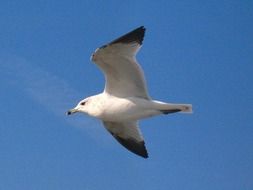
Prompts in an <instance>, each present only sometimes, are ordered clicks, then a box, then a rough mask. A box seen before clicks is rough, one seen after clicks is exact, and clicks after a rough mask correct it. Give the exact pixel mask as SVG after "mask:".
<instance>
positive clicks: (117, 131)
mask: <svg viewBox="0 0 253 190" xmlns="http://www.w3.org/2000/svg"><path fill="white" fill-rule="evenodd" d="M103 124H104V126H105V128H106V129H107V130H108V131H109V132H110V133H111V134H112V136H113V137H114V138H115V139H116V140H117V141H118V142H119V143H120V144H121V145H123V146H124V147H125V148H127V149H128V150H130V151H131V152H133V153H135V154H137V155H139V156H142V157H144V158H148V152H147V149H146V147H145V142H144V139H143V137H142V135H141V132H140V130H139V127H138V125H137V122H124V123H117V122H107V121H103Z"/></svg>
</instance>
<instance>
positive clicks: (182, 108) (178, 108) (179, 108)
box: [153, 101, 192, 114]
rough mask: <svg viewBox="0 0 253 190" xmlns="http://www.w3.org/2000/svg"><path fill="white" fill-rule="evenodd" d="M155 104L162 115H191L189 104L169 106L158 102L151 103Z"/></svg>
mask: <svg viewBox="0 0 253 190" xmlns="http://www.w3.org/2000/svg"><path fill="white" fill-rule="evenodd" d="M153 102H154V103H155V106H156V109H158V110H159V111H161V112H162V113H163V114H169V113H176V112H182V113H192V105H191V104H170V103H164V102H159V101H153Z"/></svg>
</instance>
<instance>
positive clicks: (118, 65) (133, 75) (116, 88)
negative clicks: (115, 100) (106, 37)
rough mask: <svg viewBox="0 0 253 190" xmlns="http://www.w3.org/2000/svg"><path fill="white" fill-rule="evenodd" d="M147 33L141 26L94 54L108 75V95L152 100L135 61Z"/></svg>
mask: <svg viewBox="0 0 253 190" xmlns="http://www.w3.org/2000/svg"><path fill="white" fill-rule="evenodd" d="M144 33H145V28H144V27H139V28H137V29H135V30H133V31H132V32H129V33H128V34H126V35H124V36H122V37H120V38H118V39H116V40H114V41H112V42H110V43H109V44H107V45H104V46H102V47H101V48H98V49H97V50H96V51H95V53H94V54H93V55H92V58H91V59H92V61H93V62H95V63H96V64H97V65H98V66H99V68H100V69H101V70H102V71H103V73H104V75H105V79H106V84H105V92H107V93H109V94H111V95H114V96H117V97H130V96H134V97H141V98H145V99H150V98H149V95H148V92H147V86H146V81H145V77H144V73H143V71H142V69H141V67H140V65H139V64H138V63H137V61H136V58H135V55H136V54H137V52H138V50H139V49H140V47H141V45H142V41H143V38H144Z"/></svg>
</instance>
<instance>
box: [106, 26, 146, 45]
mask: <svg viewBox="0 0 253 190" xmlns="http://www.w3.org/2000/svg"><path fill="white" fill-rule="evenodd" d="M145 31H146V28H145V27H144V26H140V27H139V28H136V29H134V30H132V31H131V32H129V33H127V34H125V35H123V36H121V37H119V38H118V39H116V40H113V41H112V42H110V43H109V44H110V45H111V44H116V43H132V42H137V43H138V44H140V45H142V42H143V39H144V35H145Z"/></svg>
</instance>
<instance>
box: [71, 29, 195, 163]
mask: <svg viewBox="0 0 253 190" xmlns="http://www.w3.org/2000/svg"><path fill="white" fill-rule="evenodd" d="M144 34H145V28H144V26H141V27H139V28H137V29H135V30H133V31H131V32H129V33H127V34H125V35H123V36H121V37H119V38H117V39H116V40H113V41H112V42H110V43H108V44H106V45H103V46H102V47H100V48H97V49H96V50H95V52H94V53H93V54H92V56H91V60H92V61H93V62H94V63H95V64H96V65H97V66H98V67H99V68H100V69H101V70H102V72H103V73H104V75H105V80H106V82H105V88H104V91H103V92H102V93H100V94H97V95H94V96H90V97H88V98H85V99H83V100H81V101H80V102H79V103H78V104H77V105H76V107H75V108H73V109H70V110H69V111H68V112H67V114H68V115H71V114H73V113H76V112H82V113H85V114H88V115H90V116H92V117H95V118H98V119H100V120H102V123H103V125H104V127H105V128H106V129H107V130H108V131H109V132H110V133H111V135H112V136H113V137H114V138H115V139H116V140H117V141H118V142H119V143H120V144H121V145H123V146H124V147H125V148H127V149H128V150H129V151H131V152H133V153H135V154H137V155H139V156H142V157H144V158H148V152H147V149H146V147H145V142H144V138H143V136H142V134H141V131H140V129H139V127H138V121H139V120H140V119H143V118H148V117H152V116H156V115H160V114H170V113H176V112H183V113H192V105H191V104H172V103H165V102H161V101H156V100H152V99H151V97H150V96H149V94H148V91H147V85H146V81H145V77H144V73H143V70H142V68H141V67H140V65H139V64H138V62H137V60H136V54H137V52H138V51H139V50H140V48H141V46H142V42H143V38H144Z"/></svg>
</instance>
